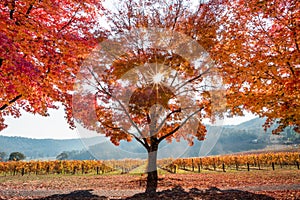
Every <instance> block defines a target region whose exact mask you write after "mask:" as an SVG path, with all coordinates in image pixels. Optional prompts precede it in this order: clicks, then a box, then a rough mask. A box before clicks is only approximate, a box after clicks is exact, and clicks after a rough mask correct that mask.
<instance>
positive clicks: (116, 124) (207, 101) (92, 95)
mask: <svg viewBox="0 0 300 200" xmlns="http://www.w3.org/2000/svg"><path fill="white" fill-rule="evenodd" d="M190 3H191V2H190V1H164V0H156V1H126V2H118V3H117V4H115V5H118V6H117V7H114V8H113V9H108V10H107V11H106V17H107V21H108V22H107V23H108V25H109V32H110V35H109V37H108V38H110V39H109V40H107V41H105V42H102V43H101V44H100V45H99V46H98V47H97V48H96V49H95V50H94V51H93V53H91V54H90V56H89V58H88V59H86V61H85V63H84V64H83V65H82V68H81V71H80V72H79V74H78V75H77V82H76V86H75V88H76V90H75V93H74V94H73V107H74V117H75V118H76V119H77V121H78V122H79V123H80V124H81V125H83V126H84V127H86V128H88V129H91V130H96V131H98V132H100V133H102V134H105V135H106V136H107V137H109V138H110V140H111V142H113V143H114V144H116V145H118V144H119V142H120V140H127V141H131V140H132V139H136V140H137V141H138V142H139V143H140V144H141V145H142V146H143V147H145V149H146V150H147V152H148V166H147V173H148V176H147V186H146V192H149V193H151V192H155V191H156V188H157V181H158V175H157V164H156V160H157V151H158V146H159V144H160V143H161V142H162V141H163V140H167V141H169V142H172V140H177V141H178V140H180V139H185V140H187V141H188V142H189V143H190V145H192V144H193V140H194V139H199V140H203V139H204V137H205V134H206V128H205V126H204V125H203V122H202V120H203V119H204V118H209V119H211V120H214V118H215V117H216V116H217V115H220V113H222V112H223V110H222V108H224V103H225V102H224V99H223V98H222V91H221V86H222V84H221V83H222V79H220V77H218V76H217V75H216V69H215V68H214V65H213V62H212V60H211V59H210V57H209V54H208V53H207V51H206V50H205V49H210V48H211V47H212V46H213V41H214V40H215V37H216V29H217V27H216V26H215V23H214V12H212V10H214V9H215V8H214V6H215V5H213V4H208V3H200V4H196V5H194V6H193V7H190Z"/></svg>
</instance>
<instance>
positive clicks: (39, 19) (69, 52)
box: [0, 0, 101, 130]
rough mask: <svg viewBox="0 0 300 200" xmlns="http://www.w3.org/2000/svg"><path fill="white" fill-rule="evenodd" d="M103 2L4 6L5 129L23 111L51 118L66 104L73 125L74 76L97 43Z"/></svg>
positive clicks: (0, 111) (0, 13) (0, 90)
mask: <svg viewBox="0 0 300 200" xmlns="http://www.w3.org/2000/svg"><path fill="white" fill-rule="evenodd" d="M100 10H101V2H100V1H98V0H87V1H84V2H83V1H79V0H66V1H63V2H58V1H55V0H45V1H35V0H34V1H32V0H19V1H15V0H4V1H1V3H0V27H1V28H0V30H1V31H0V69H1V70H0V84H1V86H0V130H1V129H3V128H5V127H6V125H5V123H4V116H9V115H11V116H13V117H19V116H20V115H21V113H20V110H21V109H23V110H25V111H27V112H31V113H37V114H40V115H43V116H47V115H48V114H47V110H48V108H57V105H58V104H57V103H56V102H61V103H62V105H63V107H64V108H65V111H66V118H67V120H68V122H69V124H70V125H71V126H73V122H72V119H71V115H72V113H71V102H70V101H71V95H70V91H71V90H72V87H73V81H74V76H75V74H76V72H77V71H78V68H79V66H80V63H81V60H82V59H83V58H84V55H85V54H86V53H87V52H89V50H90V49H91V48H92V47H93V46H94V45H95V42H96V41H95V38H96V37H97V33H93V32H92V29H93V28H94V27H96V26H97V25H98V18H99V15H100Z"/></svg>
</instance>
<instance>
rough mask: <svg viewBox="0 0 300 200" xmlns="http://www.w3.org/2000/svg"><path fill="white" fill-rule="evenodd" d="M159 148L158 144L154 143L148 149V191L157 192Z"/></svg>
mask: <svg viewBox="0 0 300 200" xmlns="http://www.w3.org/2000/svg"><path fill="white" fill-rule="evenodd" d="M157 150H158V144H152V146H151V147H150V148H149V150H148V167H147V174H148V176H147V186H146V193H153V194H155V193H156V189H157V181H158V174H157V164H156V161H157Z"/></svg>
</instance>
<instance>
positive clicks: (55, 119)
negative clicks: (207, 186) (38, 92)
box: [0, 109, 255, 139]
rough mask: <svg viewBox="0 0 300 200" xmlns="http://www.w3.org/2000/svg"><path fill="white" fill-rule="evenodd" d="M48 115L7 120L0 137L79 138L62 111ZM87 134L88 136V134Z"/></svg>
mask: <svg viewBox="0 0 300 200" xmlns="http://www.w3.org/2000/svg"><path fill="white" fill-rule="evenodd" d="M49 113H50V116H49V117H41V116H39V115H33V114H30V113H26V112H24V113H23V115H22V116H21V117H20V118H7V120H6V121H5V122H6V124H7V125H8V127H7V128H6V129H4V130H3V131H0V135H6V136H22V137H29V138H54V139H69V138H80V137H81V136H82V133H83V131H82V128H81V129H79V131H77V130H71V129H70V128H69V126H68V124H67V121H66V120H65V118H64V110H63V109H60V110H50V112H49ZM252 118H255V116H254V115H251V114H246V116H245V117H235V118H226V119H225V120H224V121H223V124H231V125H236V124H240V123H242V122H245V121H248V120H250V119H252ZM79 133H80V134H79ZM88 134H89V135H90V133H88Z"/></svg>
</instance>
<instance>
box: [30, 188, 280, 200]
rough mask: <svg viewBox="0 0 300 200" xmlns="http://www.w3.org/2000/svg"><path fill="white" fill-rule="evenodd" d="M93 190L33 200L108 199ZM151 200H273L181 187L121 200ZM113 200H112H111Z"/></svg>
mask: <svg viewBox="0 0 300 200" xmlns="http://www.w3.org/2000/svg"><path fill="white" fill-rule="evenodd" d="M92 191H93V190H76V191H73V192H70V193H68V194H55V195H51V196H48V197H43V198H39V199H35V200H50V199H51V200H55V199H56V200H58V199H64V200H73V199H75V200H79V199H80V200H81V199H83V200H87V199H89V200H96V199H97V200H104V199H105V200H109V199H110V198H108V197H105V196H98V195H95V194H93V193H92ZM153 199H163V200H171V199H172V200H173V199H180V200H193V199H205V200H215V199H222V200H227V199H228V200H229V199H230V200H231V199H242V200H253V199H254V200H256V199H257V200H273V199H275V198H273V197H270V196H267V195H263V194H255V193H252V192H247V191H242V190H220V189H219V188H216V187H211V188H209V189H203V190H199V189H197V188H192V189H190V190H189V191H186V190H184V189H183V188H182V187H181V186H177V187H174V188H173V189H168V190H163V191H160V192H157V193H156V194H147V193H138V194H135V195H133V196H132V197H127V198H123V200H153ZM111 200H113V199H111Z"/></svg>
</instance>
